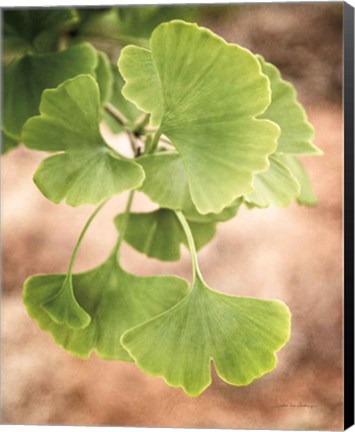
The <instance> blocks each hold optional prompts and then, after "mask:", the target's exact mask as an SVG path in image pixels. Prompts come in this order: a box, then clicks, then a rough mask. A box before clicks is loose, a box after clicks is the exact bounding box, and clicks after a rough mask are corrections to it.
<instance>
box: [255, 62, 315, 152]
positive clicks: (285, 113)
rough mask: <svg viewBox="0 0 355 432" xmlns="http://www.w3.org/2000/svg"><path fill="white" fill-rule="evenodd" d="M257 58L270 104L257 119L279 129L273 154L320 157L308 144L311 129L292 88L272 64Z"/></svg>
mask: <svg viewBox="0 0 355 432" xmlns="http://www.w3.org/2000/svg"><path fill="white" fill-rule="evenodd" d="M257 58H258V60H259V62H260V64H261V68H262V71H263V72H264V74H265V75H267V76H268V78H269V80H270V85H271V104H270V105H269V107H268V108H267V109H266V111H265V112H264V113H263V114H262V115H260V116H259V118H264V119H269V120H272V121H273V122H275V123H277V124H278V125H279V126H280V129H281V135H280V138H279V141H278V145H277V152H280V153H288V154H322V153H323V152H322V151H321V150H320V149H319V148H318V147H316V146H315V145H314V144H313V143H312V139H313V136H314V129H313V126H312V125H311V124H310V123H309V121H308V120H307V115H306V112H305V110H304V108H303V107H302V105H301V104H300V103H299V102H298V101H297V94H296V90H295V89H294V87H293V85H292V84H291V83H289V82H287V81H285V80H284V79H282V77H281V75H280V72H279V70H278V69H277V68H276V67H275V66H274V65H272V64H271V63H267V62H265V60H264V59H263V57H261V56H260V55H258V56H257Z"/></svg>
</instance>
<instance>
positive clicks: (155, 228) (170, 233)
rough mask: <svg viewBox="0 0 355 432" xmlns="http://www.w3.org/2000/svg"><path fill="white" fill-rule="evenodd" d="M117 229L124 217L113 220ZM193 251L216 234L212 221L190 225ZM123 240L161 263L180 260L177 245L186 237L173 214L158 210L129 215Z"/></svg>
mask: <svg viewBox="0 0 355 432" xmlns="http://www.w3.org/2000/svg"><path fill="white" fill-rule="evenodd" d="M115 224H116V227H117V229H118V230H121V229H122V226H123V224H124V214H120V215H118V216H116V218H115ZM190 228H191V231H192V235H193V238H194V241H195V244H196V248H197V250H199V249H201V248H202V247H203V246H204V245H205V244H206V243H208V242H209V241H210V240H211V239H212V238H213V237H214V235H215V233H216V222H208V223H196V222H195V223H194V222H191V223H190ZM124 239H125V241H126V242H127V243H128V244H130V245H131V246H132V247H134V248H135V249H136V250H138V251H139V252H143V253H144V254H146V255H147V256H149V257H152V258H158V259H160V260H162V261H176V260H178V259H180V255H181V254H180V246H181V244H182V243H184V244H186V237H185V234H184V232H183V230H182V228H181V225H180V222H179V221H178V220H177V219H176V216H175V214H174V212H173V211H171V210H168V209H159V210H155V211H153V212H150V213H131V214H130V217H129V221H128V226H127V231H126V232H125V236H124Z"/></svg>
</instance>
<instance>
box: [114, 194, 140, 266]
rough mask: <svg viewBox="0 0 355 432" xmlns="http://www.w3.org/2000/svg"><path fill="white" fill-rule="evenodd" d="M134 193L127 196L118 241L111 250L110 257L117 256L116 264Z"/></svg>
mask: <svg viewBox="0 0 355 432" xmlns="http://www.w3.org/2000/svg"><path fill="white" fill-rule="evenodd" d="M134 192H135V191H134V190H131V191H130V193H129V195H128V200H127V204H126V208H125V211H124V214H123V222H122V228H121V230H120V235H119V237H118V240H117V242H116V244H115V246H114V248H113V251H112V253H111V256H112V255H115V256H117V260H118V262H119V261H120V258H119V252H120V249H121V245H122V242H123V240H124V236H125V234H126V231H127V227H128V221H129V215H130V212H131V207H132V203H133V198H134Z"/></svg>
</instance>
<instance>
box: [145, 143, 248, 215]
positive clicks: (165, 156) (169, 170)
mask: <svg viewBox="0 0 355 432" xmlns="http://www.w3.org/2000/svg"><path fill="white" fill-rule="evenodd" d="M137 162H138V163H139V164H140V165H141V166H142V167H143V169H144V172H145V179H144V183H143V185H142V186H141V187H140V190H141V191H142V192H144V193H145V194H147V195H148V196H149V198H150V199H151V200H152V201H154V202H155V203H157V204H159V205H160V206H161V207H164V208H169V209H172V210H181V211H182V212H183V213H184V215H185V216H186V217H187V218H188V219H189V220H190V221H193V222H200V223H207V222H224V221H226V220H228V219H231V218H233V217H234V216H235V215H236V213H237V210H238V208H239V206H240V204H241V199H237V200H235V201H234V202H233V203H232V204H231V205H230V206H227V207H225V208H224V209H223V210H222V212H220V213H207V214H204V215H202V214H200V213H199V212H198V211H197V209H196V207H195V205H194V203H193V202H192V199H191V194H190V190H189V185H188V180H187V176H186V171H185V169H184V163H183V160H182V158H181V156H180V155H179V153H177V152H176V151H173V152H172V151H166V152H158V153H154V154H150V155H146V156H141V157H140V158H138V159H137Z"/></svg>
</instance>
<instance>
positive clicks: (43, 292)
mask: <svg viewBox="0 0 355 432" xmlns="http://www.w3.org/2000/svg"><path fill="white" fill-rule="evenodd" d="M65 278H66V275H64V274H56V275H55V274H52V275H35V276H32V277H30V278H29V279H27V281H26V282H25V285H24V292H23V299H24V303H25V305H26V307H27V310H28V313H29V315H30V316H31V317H32V318H33V319H34V320H35V321H36V322H37V323H38V324H39V326H40V327H41V328H42V329H43V330H45V331H48V332H49V333H51V334H52V336H53V337H54V339H55V341H56V342H57V343H58V344H59V345H61V346H62V347H63V348H64V349H66V350H67V351H69V352H70V353H72V354H74V355H76V356H78V357H82V358H88V357H89V356H90V354H91V353H92V351H95V352H96V353H97V354H98V355H99V356H100V357H103V358H105V359H110V360H126V361H131V358H130V356H129V355H128V353H127V352H126V350H125V349H124V348H123V347H122V345H121V343H120V337H121V335H122V333H123V332H124V331H125V330H127V329H129V328H131V327H133V326H135V325H138V324H140V323H142V322H144V321H146V320H148V319H150V318H152V317H154V316H156V315H158V314H160V313H162V312H164V311H166V310H167V309H169V308H171V307H172V306H174V305H175V304H176V303H177V302H178V301H180V300H181V299H182V298H183V297H184V296H185V295H186V292H187V283H186V282H185V281H184V280H183V279H180V278H178V277H174V276H147V277H139V276H135V275H132V274H130V273H127V272H126V271H124V270H123V269H122V268H121V267H120V266H119V265H118V264H117V261H116V259H115V257H113V256H111V257H110V258H109V259H108V260H107V261H106V262H104V263H103V264H101V265H100V266H98V267H96V268H94V269H93V270H89V271H87V272H84V273H79V274H74V275H73V290H74V294H75V297H76V299H77V301H78V303H79V304H80V306H81V307H82V308H83V309H84V310H85V311H87V313H88V314H89V315H90V317H91V321H90V323H89V324H88V325H87V326H86V327H85V328H82V329H73V328H70V327H68V326H67V325H65V324H59V323H57V322H55V321H54V320H53V319H52V318H51V316H52V314H51V316H50V315H49V314H48V313H47V310H48V301H49V300H50V299H52V298H53V297H54V296H56V295H58V293H59V292H60V290H61V287H62V284H63V282H64V281H65ZM43 305H45V306H46V307H45V308H43ZM52 306H53V307H52V312H53V311H54V310H55V312H56V313H57V315H60V314H61V310H58V309H56V308H55V306H54V304H53V303H52ZM57 306H58V308H59V307H60V306H61V304H60V305H58V304H57Z"/></svg>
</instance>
